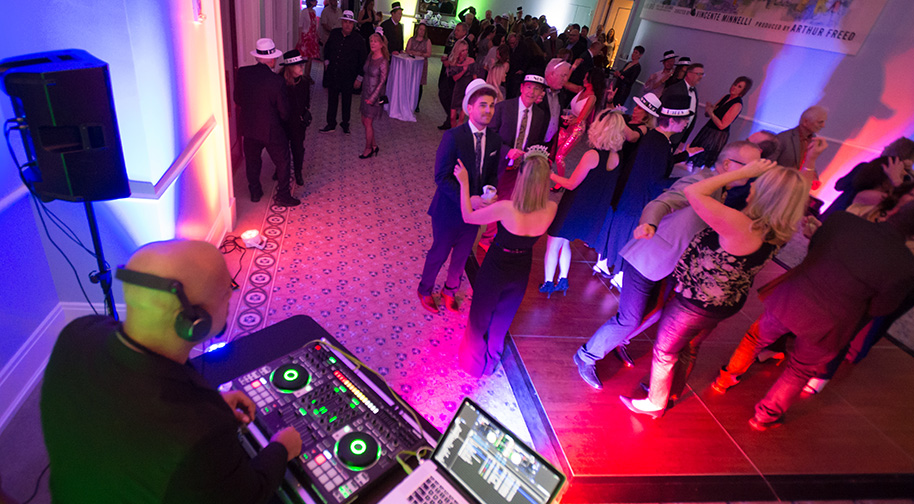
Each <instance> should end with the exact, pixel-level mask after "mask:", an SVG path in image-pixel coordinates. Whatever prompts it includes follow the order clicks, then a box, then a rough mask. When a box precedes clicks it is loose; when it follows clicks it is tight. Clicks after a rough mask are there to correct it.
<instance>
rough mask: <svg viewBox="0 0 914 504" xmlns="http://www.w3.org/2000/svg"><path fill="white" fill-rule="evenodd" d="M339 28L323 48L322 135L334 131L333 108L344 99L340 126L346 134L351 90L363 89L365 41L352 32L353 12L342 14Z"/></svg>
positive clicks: (366, 52) (366, 50)
mask: <svg viewBox="0 0 914 504" xmlns="http://www.w3.org/2000/svg"><path fill="white" fill-rule="evenodd" d="M340 23H341V24H342V26H341V27H340V28H334V29H333V31H331V32H330V38H328V39H327V44H326V45H324V68H325V69H326V70H324V87H325V88H327V125H326V126H324V127H323V128H321V129H320V130H319V131H320V132H321V133H329V132H331V131H333V130H335V129H336V107H337V104H338V103H339V101H340V95H342V97H343V106H342V108H343V117H342V121H341V122H340V126H342V127H343V133H345V134H347V135H348V134H349V116H350V114H351V112H352V89H353V88H359V87H361V86H362V75H363V74H364V73H365V70H364V69H363V67H364V66H365V58H366V57H367V56H368V49H367V48H366V46H367V44H365V39H363V38H362V35H361V34H359V32H357V31H355V30H354V29H353V28H355V17H354V16H353V14H352V11H350V10H347V11H343V15H342V16H340Z"/></svg>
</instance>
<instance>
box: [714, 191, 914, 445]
mask: <svg viewBox="0 0 914 504" xmlns="http://www.w3.org/2000/svg"><path fill="white" fill-rule="evenodd" d="M912 237H914V202H911V203H908V204H906V205H904V206H902V207H900V209H898V211H897V212H896V213H894V214H892V215H890V216H889V217H888V218H887V219H886V221H885V222H880V223H874V222H870V221H867V220H865V219H863V218H860V217H857V216H856V215H853V214H849V213H847V212H836V213H834V214H833V215H832V216H831V217H829V218H828V219H827V220H826V221H825V224H823V225H822V227H821V228H819V229H818V231H816V233H815V234H814V235H813V236H812V238H811V239H810V241H809V252H808V253H807V255H806V258H805V259H803V262H802V263H801V264H800V265H799V266H797V267H796V268H794V269H792V270H791V271H789V272H787V273H786V274H785V276H784V278H783V280H782V281H781V282H780V283H779V284H778V285H777V287H775V288H774V289H773V290H772V291H771V294H769V295H768V297H767V298H765V300H764V303H765V312H764V313H763V314H762V316H761V318H759V320H758V323H759V326H758V332H757V333H755V332H754V331H749V332H747V333H746V335H745V336H744V337H743V340H742V341H741V342H740V344H739V347H737V349H736V351H735V352H734V353H733V356H732V357H731V358H730V362H729V363H728V364H727V366H726V367H725V368H724V369H722V370H721V374H720V376H719V377H718V379H717V381H716V382H715V384H714V388H715V389H717V390H718V391H724V390H726V389H727V388H729V387H731V386H733V385H735V384H736V383H738V382H739V377H740V376H741V375H742V374H743V373H745V372H746V370H747V369H748V368H749V365H750V364H751V363H752V361H754V360H755V357H756V356H757V355H758V353H759V352H760V351H761V349H762V348H764V347H765V346H767V345H769V344H771V343H773V342H774V341H775V340H777V339H778V338H780V337H781V336H783V335H784V334H787V333H789V332H792V333H793V334H795V335H796V337H797V339H796V344H795V346H794V350H793V352H791V353H790V355H789V357H788V359H787V366H786V369H785V370H784V371H783V373H781V376H780V378H778V380H777V381H776V382H775V383H774V385H772V387H771V389H770V390H769V391H768V393H767V394H766V395H765V397H764V398H763V399H762V400H761V401H759V403H758V404H756V405H755V416H754V417H753V418H752V419H751V420H750V421H749V424H750V425H751V426H752V428H754V429H756V430H766V429H769V428H771V427H775V426H778V425H780V424H781V423H783V415H784V412H785V411H787V408H789V407H790V405H791V404H792V403H793V401H794V400H795V399H796V397H797V396H798V395H799V394H800V391H801V390H802V389H803V386H804V385H806V383H807V381H809V379H810V378H812V377H813V376H814V375H815V374H816V373H817V372H819V371H821V370H822V369H824V368H825V365H826V364H827V363H828V362H829V361H831V360H832V359H833V358H834V357H835V356H836V355H837V354H838V352H840V351H841V349H842V348H844V347H845V346H847V344H848V343H850V341H851V339H852V338H853V337H854V335H855V334H856V333H857V331H858V330H859V329H860V328H861V327H862V326H863V325H864V324H865V323H866V322H867V321H868V320H869V319H870V318H872V317H878V316H882V315H887V314H889V313H892V312H893V311H894V310H895V309H896V308H898V306H899V305H900V304H901V302H902V301H903V300H904V299H905V297H906V296H907V295H908V294H909V293H910V291H911V285H914V256H912V255H911V251H910V250H909V249H908V248H907V247H906V246H905V241H906V240H909V239H911V238H912Z"/></svg>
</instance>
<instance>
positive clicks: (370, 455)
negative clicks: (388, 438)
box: [333, 432, 381, 471]
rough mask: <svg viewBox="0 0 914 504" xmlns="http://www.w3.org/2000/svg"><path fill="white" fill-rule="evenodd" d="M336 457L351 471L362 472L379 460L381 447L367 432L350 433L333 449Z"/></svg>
mask: <svg viewBox="0 0 914 504" xmlns="http://www.w3.org/2000/svg"><path fill="white" fill-rule="evenodd" d="M333 451H334V452H336V457H337V458H338V459H340V462H342V463H343V465H345V466H346V467H348V468H349V469H350V470H352V471H364V470H365V469H368V468H369V467H371V466H372V465H374V463H375V462H377V461H378V459H379V458H381V445H379V444H378V442H377V441H376V440H375V438H373V437H372V436H371V434H368V433H367V432H350V433H349V434H346V435H345V436H343V437H341V438H340V440H339V441H337V442H336V446H334V447H333Z"/></svg>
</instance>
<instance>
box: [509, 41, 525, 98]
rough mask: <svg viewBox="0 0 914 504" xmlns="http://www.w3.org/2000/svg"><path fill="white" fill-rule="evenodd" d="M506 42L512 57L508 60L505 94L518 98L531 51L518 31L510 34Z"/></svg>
mask: <svg viewBox="0 0 914 504" xmlns="http://www.w3.org/2000/svg"><path fill="white" fill-rule="evenodd" d="M506 42H507V43H508V47H509V48H510V49H511V58H510V59H509V60H508V64H509V66H508V75H507V78H506V79H505V95H506V96H507V97H508V98H517V96H518V95H520V83H521V82H523V81H524V75H526V74H527V67H528V66H529V65H530V51H529V50H528V49H527V45H526V44H524V43H523V41H522V40H521V39H520V35H518V34H516V33H511V34H509V35H508V38H507V39H506Z"/></svg>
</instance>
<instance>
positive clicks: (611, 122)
mask: <svg viewBox="0 0 914 504" xmlns="http://www.w3.org/2000/svg"><path fill="white" fill-rule="evenodd" d="M627 127H628V126H626V125H625V118H624V117H622V114H621V113H619V112H616V111H614V110H612V109H606V110H604V111H602V112H600V115H598V116H597V118H596V119H595V120H594V122H592V123H591V124H590V131H588V132H587V139H588V140H589V141H590V145H591V146H592V147H593V148H594V149H600V150H611V151H618V150H619V149H621V148H622V143H623V142H625V135H624V133H623V132H624V131H625V128H627Z"/></svg>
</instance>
